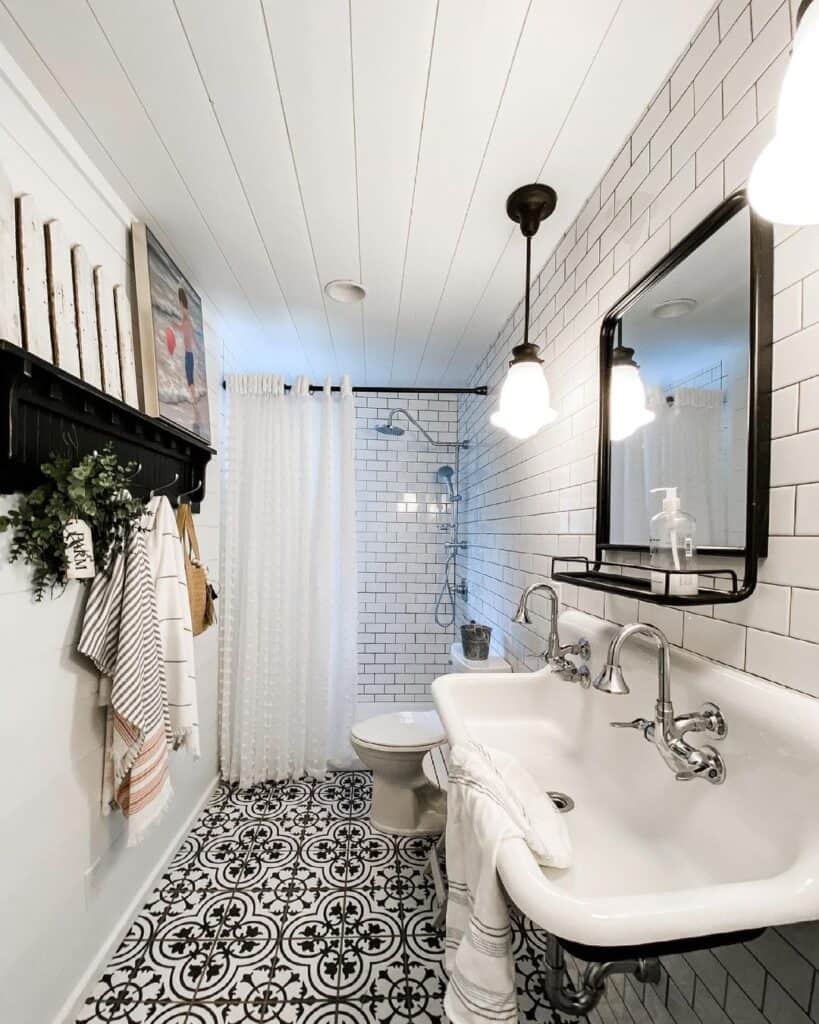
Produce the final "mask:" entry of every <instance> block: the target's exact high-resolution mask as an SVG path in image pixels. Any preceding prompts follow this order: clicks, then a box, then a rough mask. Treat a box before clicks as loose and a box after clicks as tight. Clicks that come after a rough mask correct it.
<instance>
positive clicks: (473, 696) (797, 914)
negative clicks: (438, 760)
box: [432, 612, 819, 946]
mask: <svg viewBox="0 0 819 1024" xmlns="http://www.w3.org/2000/svg"><path fill="white" fill-rule="evenodd" d="M614 631H615V630H614V627H612V626H609V625H608V624H606V623H604V622H602V621H601V620H599V619H595V618H592V617H591V616H587V615H584V614H582V613H580V612H567V613H565V614H564V615H563V616H562V617H561V641H562V642H563V643H569V642H573V641H576V640H577V639H579V638H580V637H581V636H586V637H588V639H589V640H590V641H591V646H592V660H591V663H590V667H591V670H592V674H596V672H597V671H598V670H599V668H600V666H601V664H602V661H603V659H604V656H605V653H606V649H607V647H608V642H609V639H610V638H611V636H612V635H613V633H614ZM622 665H623V670H624V674H625V676H626V679H627V681H628V683H629V685H630V687H631V693H630V694H629V695H627V696H612V695H609V694H606V693H600V692H598V691H597V690H594V689H589V690H584V689H581V688H580V687H579V686H578V685H577V684H575V683H571V682H566V681H564V680H562V679H561V678H559V677H558V676H556V675H552V674H551V673H550V672H547V671H540V672H532V673H528V672H527V673H515V674H507V675H494V674H487V675H480V676H474V675H449V676H441V677H440V678H439V679H436V681H435V682H434V683H433V686H432V692H433V696H434V699H435V704H436V706H437V708H438V712H439V714H440V716H441V719H442V720H443V723H444V726H445V728H446V731H447V734H448V737H449V740H450V743H451V744H452V745H453V746H454V745H456V744H458V743H462V742H464V741H468V740H470V739H474V740H477V741H479V742H482V743H485V744H486V745H488V746H492V747H497V748H499V749H501V750H507V751H509V752H511V753H513V754H515V755H516V756H517V757H518V758H519V759H520V760H521V761H522V763H523V764H524V765H525V766H526V768H527V769H528V771H529V772H530V773H531V774H532V776H533V777H534V778H535V780H536V781H537V782H538V783H539V784H540V785H542V787H543V789H544V790H545V791H548V790H552V791H554V790H557V791H560V792H564V793H566V794H568V795H569V796H570V797H571V798H572V799H573V800H574V802H575V807H574V809H573V810H572V811H570V812H569V813H568V816H567V823H568V825H569V830H570V833H571V838H572V843H573V847H574V862H573V865H572V867H571V868H569V869H568V870H565V871H558V870H555V869H549V868H540V867H539V866H538V865H537V864H536V862H535V861H534V859H533V857H532V856H531V854H530V853H529V850H528V848H527V847H526V845H525V844H524V843H523V841H522V840H509V841H507V843H506V844H504V847H503V848H502V850H501V854H500V859H499V872H500V875H501V878H502V880H503V883H504V886H505V888H506V890H507V892H508V894H509V896H510V897H511V899H512V900H513V901H514V902H515V903H516V904H517V906H518V907H519V908H520V909H521V910H522V911H523V912H524V913H525V914H526V915H527V916H528V917H529V918H531V920H533V921H534V922H535V923H536V924H538V925H540V926H541V927H543V928H544V929H546V930H547V931H550V932H552V933H553V934H555V935H557V936H559V937H561V938H564V939H569V940H572V941H575V942H580V943H584V944H586V945H594V946H621V945H631V944H643V943H655V942H664V941H673V940H678V939H686V938H692V937H695V936H706V935H711V934H716V933H722V932H732V931H738V930H743V929H750V928H758V927H766V926H769V925H777V924H788V923H792V922H795V921H805V920H811V919H814V918H819V701H815V700H813V699H811V698H809V697H805V696H802V695H801V694H797V693H793V692H791V691H788V690H785V689H783V688H781V687H777V686H775V685H774V684H772V683H766V682H764V681H762V680H759V679H755V678H754V677H752V676H748V675H746V674H745V673H743V672H738V671H734V670H732V669H728V668H722V667H720V666H717V665H715V664H713V663H712V662H709V661H706V660H705V659H703V658H699V657H696V656H695V655H690V654H687V653H685V652H682V651H678V650H674V652H673V654H672V676H671V684H672V686H671V695H672V699H673V701H674V708H675V711H676V713H677V714H679V713H681V712H688V711H695V710H696V709H697V708H698V707H699V706H700V705H701V704H702V703H704V702H705V701H714V702H715V703H717V704H718V705H719V706H720V708H721V710H722V712H723V714H724V715H725V718H726V721H727V723H728V735H727V737H726V738H725V739H724V740H722V741H718V742H716V743H714V745H715V746H716V747H718V749H719V750H720V752H721V753H722V754H723V756H724V758H725V762H726V767H727V778H726V781H725V783H724V784H723V785H721V786H712V785H709V784H708V783H707V782H705V781H704V780H701V779H700V780H694V781H690V782H679V781H677V780H676V779H675V778H674V774H673V773H672V772H671V771H670V770H669V769H668V768H667V767H666V765H665V764H664V763H663V761H662V760H661V758H660V755H659V753H658V751H657V750H656V749H655V748H654V746H653V745H652V744H650V743H647V742H646V741H645V740H644V739H643V737H642V735H641V734H640V733H638V732H635V731H632V730H625V729H612V728H610V726H609V722H611V721H614V720H618V721H623V720H629V719H632V718H636V717H638V716H643V717H645V718H649V719H651V718H653V717H654V701H655V699H656V691H657V668H656V665H657V659H656V647H655V646H649V645H648V644H645V645H644V644H643V643H642V642H641V641H640V642H638V641H635V640H631V641H629V643H627V644H626V646H625V648H624V650H623V658H622ZM688 738H689V740H690V741H691V742H692V743H694V744H701V743H707V742H713V741H712V740H709V739H708V738H707V737H706V736H704V735H703V734H699V735H693V736H689V737H688Z"/></svg>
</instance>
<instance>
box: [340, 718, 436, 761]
mask: <svg viewBox="0 0 819 1024" xmlns="http://www.w3.org/2000/svg"><path fill="white" fill-rule="evenodd" d="M352 736H353V739H355V740H356V741H357V742H358V743H360V744H361V745H362V746H365V747H368V748H369V749H371V750H383V751H389V750H394V751H407V752H408V753H409V752H411V751H416V750H429V749H430V747H437V746H440V745H441V744H442V743H444V742H445V741H446V733H445V732H444V727H443V725H442V724H441V720H440V718H439V717H438V714H437V712H435V711H393V712H390V713H389V714H386V715H376V717H375V718H367V719H365V720H364V721H363V722H359V723H358V724H357V725H354V726H353V728H352Z"/></svg>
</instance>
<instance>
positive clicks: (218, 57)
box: [177, 0, 339, 378]
mask: <svg viewBox="0 0 819 1024" xmlns="http://www.w3.org/2000/svg"><path fill="white" fill-rule="evenodd" d="M177 7H178V9H179V12H180V14H181V16H182V20H183V22H184V25H185V29H186V31H187V34H188V38H189V40H190V42H191V45H192V46H193V50H194V54H195V56H196V60H197V62H198V64H199V68H200V70H201V72H202V75H203V77H204V80H205V84H206V86H207V90H208V94H209V96H210V99H211V102H212V103H213V107H214V111H215V113H216V117H217V118H218V121H219V124H220V126H221V130H222V131H223V132H224V135H225V139H226V142H227V145H228V146H229V148H230V152H231V154H232V157H233V160H234V162H235V165H236V170H237V173H238V174H239V176H240V179H241V182H242V187H243V189H244V191H245V194H246V196H247V200H248V202H249V204H250V206H251V208H252V212H253V217H254V219H255V221H256V223H257V225H258V230H259V232H260V235H261V238H262V241H263V244H264V247H265V249H266V251H267V254H268V257H269V259H270V261H271V263H272V265H273V267H274V269H275V272H276V277H277V279H278V282H279V285H280V286H281V289H282V292H283V295H284V299H285V301H286V303H287V306H288V309H289V310H290V314H291V316H292V318H293V322H294V324H295V326H296V329H297V331H298V333H299V337H300V339H301V342H302V345H303V347H304V350H305V354H306V356H307V359H308V361H309V365H310V366H311V368H312V369H313V370H314V372H315V374H316V375H317V377H319V378H322V377H323V376H324V375H325V374H327V373H330V374H336V375H337V374H338V372H339V367H338V365H337V361H336V358H335V353H334V350H333V341H332V338H331V336H330V331H329V326H328V322H327V316H326V314H325V310H324V306H323V300H322V294H321V284H320V282H319V279H318V275H317V273H316V268H315V264H314V261H313V254H312V249H311V245H310V236H309V234H308V232H307V225H306V222H305V218H304V212H303V210H302V205H301V199H300V197H299V188H298V181H297V179H296V174H295V168H294V166H293V161H292V157H291V152H290V143H289V140H288V138H287V127H286V125H285V121H284V117H283V114H282V107H281V100H280V96H279V90H278V86H277V84H276V76H275V73H274V69H273V64H272V61H271V59H270V50H269V46H268V43H267V35H266V32H265V23H264V16H263V13H262V9H261V6H259V5H256V4H225V3H224V2H223V0H177ZM226 39H230V40H231V45H230V46H225V40H226ZM251 97H252V101H251ZM272 348H273V346H271V349H272ZM272 358H273V355H272V354H271V359H272ZM271 369H276V366H274V365H272V364H271Z"/></svg>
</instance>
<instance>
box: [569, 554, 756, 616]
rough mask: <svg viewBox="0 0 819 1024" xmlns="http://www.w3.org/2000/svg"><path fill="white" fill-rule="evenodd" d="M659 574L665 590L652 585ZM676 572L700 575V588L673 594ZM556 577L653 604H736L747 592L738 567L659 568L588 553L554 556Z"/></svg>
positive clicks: (592, 588)
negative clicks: (743, 586)
mask: <svg viewBox="0 0 819 1024" xmlns="http://www.w3.org/2000/svg"><path fill="white" fill-rule="evenodd" d="M561 566H564V568H561ZM572 567H573V568H572ZM657 575H661V576H662V577H663V592H662V593H655V592H654V591H653V590H652V588H651V577H652V576H655V577H656V576H657ZM674 576H696V577H697V582H698V584H699V587H698V590H697V592H696V593H695V594H672V593H671V586H672V578H673V577H674ZM552 579H553V580H558V581H560V582H561V583H571V584H573V585H574V586H577V587H588V588H589V589H591V590H602V591H605V592H606V593H608V594H618V595H620V596H621V597H633V598H636V599H637V600H639V601H647V602H649V603H650V604H665V605H675V606H685V605H703V604H734V603H736V602H737V601H741V600H743V599H744V598H745V597H746V596H747V594H746V593H745V592H744V590H743V589H742V588H741V587H740V583H739V578H738V576H737V573H736V571H735V570H734V569H729V568H719V567H717V568H713V569H712V568H705V567H701V568H699V567H698V568H696V569H693V570H692V569H655V568H654V567H653V566H649V565H645V564H643V563H641V562H610V561H606V560H605V559H602V558H597V559H594V560H593V561H592V560H591V559H589V558H587V557H585V556H584V555H566V556H562V557H555V558H554V559H552Z"/></svg>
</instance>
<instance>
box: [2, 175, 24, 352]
mask: <svg viewBox="0 0 819 1024" xmlns="http://www.w3.org/2000/svg"><path fill="white" fill-rule="evenodd" d="M15 221H16V215H15V209H14V189H13V188H12V186H11V182H10V181H9V179H8V177H7V175H6V172H5V171H4V169H3V166H2V164H0V337H2V338H5V339H6V341H10V342H11V343H12V344H14V345H21V344H22V337H21V335H20V301H19V295H18V292H17V228H16V223H15Z"/></svg>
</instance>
